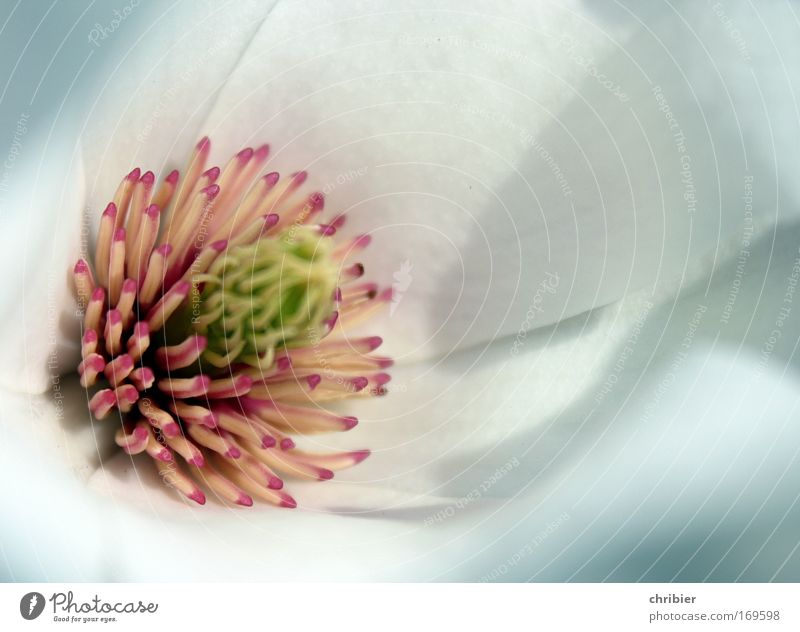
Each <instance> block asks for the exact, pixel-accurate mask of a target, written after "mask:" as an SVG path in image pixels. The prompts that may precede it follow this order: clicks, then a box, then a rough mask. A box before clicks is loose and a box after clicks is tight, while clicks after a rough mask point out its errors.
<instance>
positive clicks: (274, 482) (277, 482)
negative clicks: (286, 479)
mask: <svg viewBox="0 0 800 632" xmlns="http://www.w3.org/2000/svg"><path fill="white" fill-rule="evenodd" d="M267 487H269V488H270V489H283V481H282V480H281V479H279V478H278V477H277V476H270V477H269V482H268V483H267Z"/></svg>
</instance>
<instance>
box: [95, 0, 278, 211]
mask: <svg viewBox="0 0 800 632" xmlns="http://www.w3.org/2000/svg"><path fill="white" fill-rule="evenodd" d="M274 3H275V0H268V1H266V2H264V1H262V2H257V1H255V0H245V1H244V2H238V1H237V2H225V3H220V2H213V1H211V0H201V1H199V2H179V3H174V4H171V5H144V4H142V5H140V6H139V7H137V9H136V11H134V13H133V14H132V16H131V18H129V20H130V23H129V24H128V23H126V26H129V27H130V28H131V29H133V28H134V25H135V27H136V28H135V32H136V34H137V35H138V36H137V37H136V38H135V39H134V40H132V41H128V40H126V41H125V42H124V43H123V44H120V43H118V42H116V41H114V40H113V39H112V40H110V41H109V42H108V43H103V46H104V47H106V48H113V47H117V48H119V46H121V45H129V48H128V49H127V50H124V55H123V56H122V60H121V61H120V62H119V64H118V65H117V66H116V67H113V68H110V69H109V70H108V73H107V81H106V82H105V84H104V85H103V86H101V87H100V88H99V89H98V92H97V95H96V99H95V101H94V102H93V103H92V104H91V111H92V115H91V121H90V123H89V124H88V125H87V127H86V131H85V134H84V135H83V143H84V149H85V154H84V155H85V161H86V166H87V174H88V182H87V189H88V205H89V207H90V208H92V209H94V210H95V211H96V213H97V214H98V215H99V213H100V212H101V211H102V210H103V208H105V205H106V204H107V203H108V202H109V201H110V200H111V197H112V196H113V194H114V190H115V189H116V186H117V184H118V183H119V182H120V180H122V178H123V177H124V176H125V174H127V173H128V172H129V171H130V170H131V169H133V168H134V167H140V168H141V169H142V171H146V170H151V171H153V172H154V173H156V174H157V175H158V174H159V173H161V172H162V171H163V174H162V175H166V173H167V172H168V171H169V170H171V169H173V168H178V169H183V168H184V165H185V162H186V160H187V159H188V157H189V154H190V152H191V148H192V147H193V146H194V144H195V143H196V142H197V141H198V139H199V136H198V129H199V127H200V125H201V123H202V121H203V120H204V119H205V117H206V116H207V115H208V111H209V109H210V108H211V106H212V105H213V103H214V100H215V98H216V94H217V91H218V90H219V89H220V88H221V87H222V86H223V85H224V84H225V82H226V80H227V78H228V76H229V74H230V72H231V70H232V69H233V68H234V66H235V65H236V63H237V61H238V60H239V58H240V57H241V55H242V54H243V52H244V50H245V49H246V48H247V47H248V45H249V42H250V38H251V37H252V34H253V33H254V32H255V30H256V29H257V28H258V26H259V24H260V23H261V21H262V20H263V19H264V17H265V16H266V15H268V14H269V13H270V11H271V10H272V5H273V4H274ZM117 54H119V53H117Z"/></svg>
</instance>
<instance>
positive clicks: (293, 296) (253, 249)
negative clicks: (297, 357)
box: [192, 226, 338, 367]
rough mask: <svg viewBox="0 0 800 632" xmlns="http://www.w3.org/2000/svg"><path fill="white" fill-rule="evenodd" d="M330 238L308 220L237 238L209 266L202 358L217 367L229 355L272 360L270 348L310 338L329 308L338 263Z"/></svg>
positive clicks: (197, 321) (201, 318)
mask: <svg viewBox="0 0 800 632" xmlns="http://www.w3.org/2000/svg"><path fill="white" fill-rule="evenodd" d="M331 250H332V243H331V240H330V239H326V238H324V237H321V236H320V234H319V231H318V230H316V229H313V228H309V227H305V226H292V227H291V228H289V229H287V230H285V231H284V232H282V233H281V234H279V235H278V236H276V237H274V238H270V239H267V238H263V239H260V240H258V241H257V242H255V243H253V244H248V245H244V246H234V247H232V248H230V249H228V250H227V251H226V252H225V253H223V254H221V255H220V256H219V257H218V258H217V260H216V261H215V262H214V263H213V264H212V265H211V267H210V268H209V270H208V272H206V273H205V274H201V275H197V276H196V277H194V282H195V284H197V285H201V286H202V288H203V289H202V292H201V293H200V301H199V305H198V307H199V310H198V312H199V314H198V316H197V317H194V318H192V326H193V328H194V330H195V331H196V332H197V333H199V334H202V335H204V336H206V338H207V339H208V346H207V348H206V351H205V352H204V354H203V360H204V361H207V362H209V363H210V364H212V365H214V366H216V367H226V366H229V365H230V364H233V363H234V362H244V363H247V364H250V365H252V366H261V367H264V366H269V365H270V364H272V361H273V358H274V354H275V350H276V349H278V348H280V347H297V346H304V345H308V344H311V342H312V341H313V340H318V339H319V338H320V336H321V332H322V327H323V326H324V322H325V321H326V320H327V319H328V318H329V317H330V316H331V314H332V313H333V307H334V301H333V295H334V291H335V290H336V285H337V281H338V268H337V265H336V262H335V261H333V260H332V257H331Z"/></svg>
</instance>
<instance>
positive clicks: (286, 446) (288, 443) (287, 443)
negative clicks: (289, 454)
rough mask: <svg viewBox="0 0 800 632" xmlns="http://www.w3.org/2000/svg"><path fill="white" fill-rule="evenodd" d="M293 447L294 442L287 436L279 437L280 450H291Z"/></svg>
mask: <svg viewBox="0 0 800 632" xmlns="http://www.w3.org/2000/svg"><path fill="white" fill-rule="evenodd" d="M295 447H297V446H296V445H295V442H294V441H292V440H291V439H289V438H288V437H287V438H285V439H281V450H292V449H294V448H295Z"/></svg>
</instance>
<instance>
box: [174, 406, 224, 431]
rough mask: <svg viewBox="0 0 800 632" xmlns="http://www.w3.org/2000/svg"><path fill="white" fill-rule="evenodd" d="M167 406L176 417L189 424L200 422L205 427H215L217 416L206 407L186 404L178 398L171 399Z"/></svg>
mask: <svg viewBox="0 0 800 632" xmlns="http://www.w3.org/2000/svg"><path fill="white" fill-rule="evenodd" d="M169 407H170V409H171V410H172V412H173V413H175V415H176V416H177V417H178V419H180V420H181V421H183V422H186V423H187V424H189V425H190V426H192V425H196V424H200V425H202V426H206V427H207V428H216V427H217V417H216V415H214V413H212V412H211V411H210V410H209V409H208V408H204V407H203V406H198V405H194V404H187V403H185V402H182V401H180V400H175V401H171V402H170V403H169Z"/></svg>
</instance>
